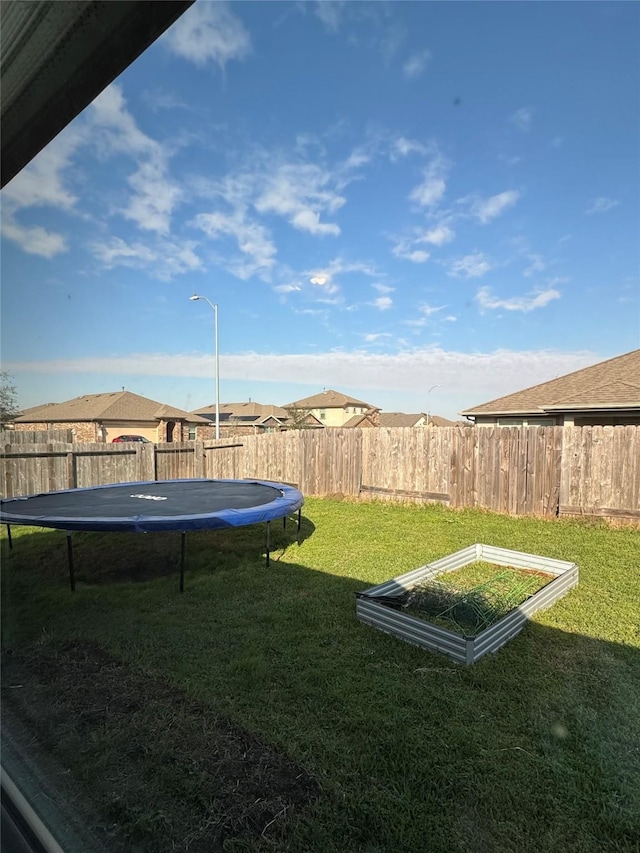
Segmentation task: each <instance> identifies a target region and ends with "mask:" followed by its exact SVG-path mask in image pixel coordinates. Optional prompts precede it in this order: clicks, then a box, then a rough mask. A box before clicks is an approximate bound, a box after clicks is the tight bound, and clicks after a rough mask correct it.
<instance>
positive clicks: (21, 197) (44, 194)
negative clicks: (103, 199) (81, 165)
mask: <svg viewBox="0 0 640 853" xmlns="http://www.w3.org/2000/svg"><path fill="white" fill-rule="evenodd" d="M83 139H84V137H83V134H82V132H81V131H80V130H79V129H78V128H77V127H74V128H67V129H66V130H64V131H63V132H62V133H61V134H60V135H59V136H57V137H56V138H55V139H53V140H52V141H51V142H50V143H49V145H48V146H47V147H46V148H45V149H43V150H42V151H41V152H40V153H39V154H38V155H37V157H35V159H34V160H32V161H31V163H29V165H28V166H26V167H25V168H24V169H23V170H22V171H21V172H20V173H19V174H18V175H16V177H15V178H14V179H13V180H12V181H11V182H10V183H8V184H7V186H6V187H5V188H4V189H3V191H2V226H1V227H2V234H3V236H4V237H5V238H6V239H7V240H11V241H12V242H14V243H16V244H17V245H18V246H19V247H20V248H21V249H22V250H23V251H24V252H27V253H28V254H30V255H39V256H40V257H43V258H52V257H54V256H55V255H57V254H60V253H61V252H66V251H67V249H68V243H67V239H66V237H64V236H63V235H62V234H59V233H57V232H55V231H51V230H49V229H48V228H44V227H42V226H40V225H23V224H21V223H20V221H19V218H18V216H19V214H20V211H21V210H25V209H28V208H43V207H48V208H54V209H55V210H63V211H73V210H74V208H75V204H76V202H77V197H76V195H75V194H74V193H73V192H72V191H71V189H70V188H69V187H68V186H66V185H65V178H66V175H65V172H66V170H67V169H68V168H69V166H70V163H71V157H72V155H73V154H74V153H75V151H76V149H77V148H78V146H79V145H80V144H81V143H82V142H83Z"/></svg>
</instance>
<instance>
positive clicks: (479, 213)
mask: <svg viewBox="0 0 640 853" xmlns="http://www.w3.org/2000/svg"><path fill="white" fill-rule="evenodd" d="M519 198H520V193H519V192H518V191H517V190H507V191H506V192H503V193H498V195H492V196H490V197H489V198H486V199H478V200H477V201H475V202H474V204H473V205H472V208H471V213H472V214H473V215H474V216H475V217H476V219H477V220H478V221H479V222H481V223H482V224H483V225H486V224H487V222H491V220H492V219H495V218H496V217H497V216H500V214H501V213H503V212H504V211H505V210H507V208H509V207H513V205H514V204H515V203H516V202H517V201H518V199H519Z"/></svg>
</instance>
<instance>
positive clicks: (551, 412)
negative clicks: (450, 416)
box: [460, 349, 640, 426]
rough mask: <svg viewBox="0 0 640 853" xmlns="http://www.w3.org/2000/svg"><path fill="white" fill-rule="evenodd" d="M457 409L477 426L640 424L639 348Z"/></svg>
mask: <svg viewBox="0 0 640 853" xmlns="http://www.w3.org/2000/svg"><path fill="white" fill-rule="evenodd" d="M460 414H461V415H464V416H465V417H467V418H472V419H473V420H474V421H475V423H476V424H477V425H478V426H492V425H497V426H551V425H562V426H572V425H575V426H596V425H602V426H620V425H624V424H640V349H638V350H634V351H633V352H629V353H626V354H625V355H619V356H617V357H616V358H610V359H608V360H607V361H601V362H599V363H598V364H593V365H592V366H591V367H585V368H583V369H582V370H576V371H574V372H573V373H568V374H566V375H565V376H559V377H558V378H557V379H552V380H550V381H549V382H543V383H541V384H540V385H534V386H533V387H531V388H525V389H524V390H523V391H516V392H515V393H514V394H508V395H507V396H506V397H499V398H498V399H497V400H491V401H490V402H488V403H483V404H482V405H480V406H474V407H473V408H471V409H466V410H465V411H464V412H461V413H460Z"/></svg>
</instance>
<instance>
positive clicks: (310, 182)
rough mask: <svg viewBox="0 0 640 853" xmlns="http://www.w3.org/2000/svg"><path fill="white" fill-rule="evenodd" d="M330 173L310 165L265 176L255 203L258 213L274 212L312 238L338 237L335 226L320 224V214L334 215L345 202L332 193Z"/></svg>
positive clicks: (300, 165)
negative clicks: (263, 184) (316, 236)
mask: <svg viewBox="0 0 640 853" xmlns="http://www.w3.org/2000/svg"><path fill="white" fill-rule="evenodd" d="M331 178H332V176H331V174H330V173H329V172H327V171H325V170H324V169H322V168H320V167H319V166H317V165H315V164H312V163H304V164H287V165H284V166H280V167H279V168H278V169H276V171H275V173H274V174H272V175H269V176H268V177H266V181H265V184H266V186H265V188H264V190H263V191H262V193H261V194H260V195H259V197H258V198H257V199H256V201H255V202H254V207H255V208H256V210H257V211H259V212H260V213H277V214H279V215H280V216H284V217H285V218H287V219H288V221H289V222H290V223H291V225H293V226H294V228H297V229H298V230H300V231H308V232H309V233H310V234H314V235H325V234H331V235H334V236H336V235H338V234H339V233H340V227H339V226H338V225H336V224H335V223H327V222H321V221H320V215H321V214H322V213H335V212H336V211H337V210H338V209H339V208H340V207H342V205H343V204H344V203H345V199H344V198H343V196H341V195H339V194H338V193H337V192H335V191H334V190H333V189H332V188H331V186H330V184H331Z"/></svg>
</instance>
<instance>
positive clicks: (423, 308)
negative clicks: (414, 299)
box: [418, 302, 447, 317]
mask: <svg viewBox="0 0 640 853" xmlns="http://www.w3.org/2000/svg"><path fill="white" fill-rule="evenodd" d="M446 307H447V306H446V305H437V306H435V305H429V303H428V302H423V303H422V305H420V307H419V308H418V310H419V311H420V313H421V314H424V315H425V317H431V316H432V315H433V314H437V313H438V312H439V311H442V310H443V309H444V308H446Z"/></svg>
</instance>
